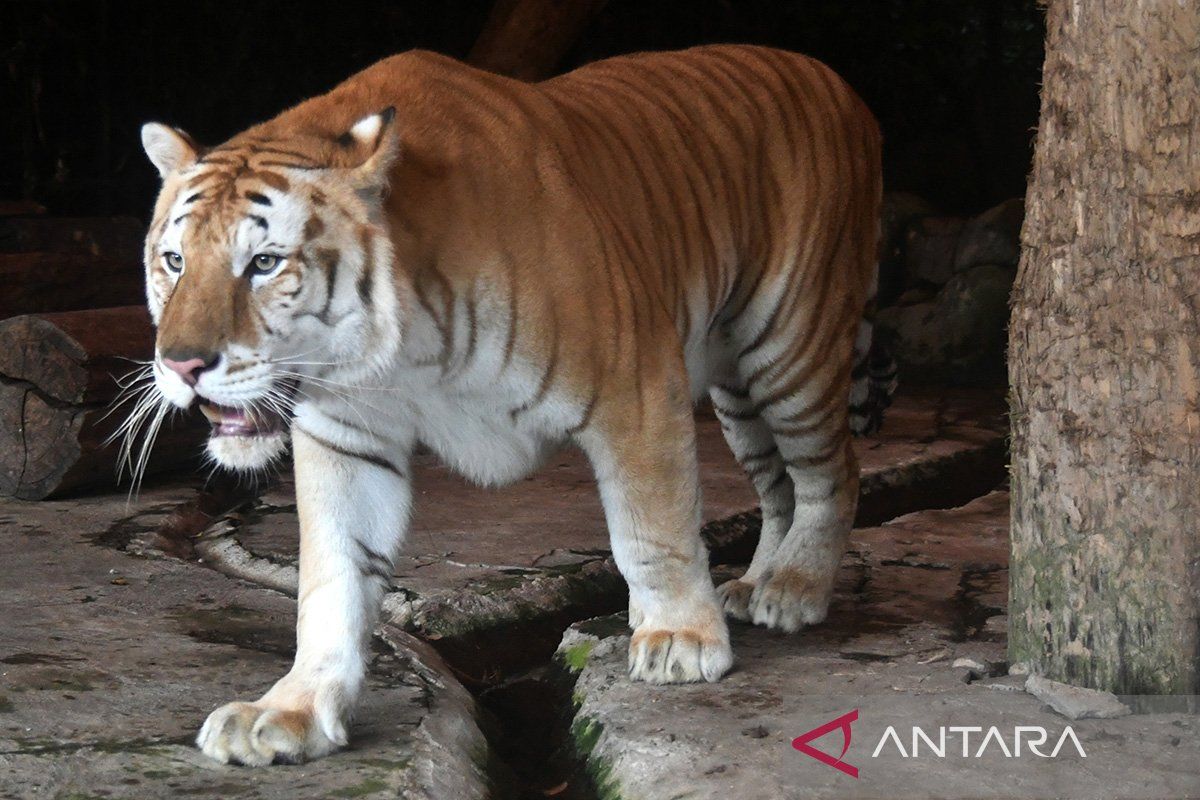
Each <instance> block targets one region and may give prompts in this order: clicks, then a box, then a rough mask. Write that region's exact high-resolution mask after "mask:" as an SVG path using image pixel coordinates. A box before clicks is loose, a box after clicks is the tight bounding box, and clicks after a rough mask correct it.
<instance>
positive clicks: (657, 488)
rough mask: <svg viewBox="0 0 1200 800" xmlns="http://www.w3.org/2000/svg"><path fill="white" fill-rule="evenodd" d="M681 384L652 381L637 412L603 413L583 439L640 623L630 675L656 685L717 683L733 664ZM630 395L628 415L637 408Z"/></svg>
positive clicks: (632, 644)
mask: <svg viewBox="0 0 1200 800" xmlns="http://www.w3.org/2000/svg"><path fill="white" fill-rule="evenodd" d="M680 371H682V370H680ZM676 383H677V385H675V386H674V387H673V388H671V389H666V388H665V387H660V388H657V389H656V388H655V387H651V386H649V385H647V386H646V387H645V390H644V392H641V393H640V395H641V398H642V400H643V402H642V403H641V413H640V414H639V413H638V411H636V410H634V411H629V410H619V411H615V412H614V413H612V414H611V415H608V414H606V415H604V416H606V417H608V419H605V420H598V421H597V422H598V424H596V425H594V426H592V427H591V428H589V430H587V431H585V432H584V433H583V434H581V435H580V437H579V443H580V445H581V446H582V447H583V449H584V451H585V452H586V453H587V454H588V457H589V459H590V460H591V462H592V465H593V468H594V469H595V472H596V477H597V481H598V483H599V486H600V498H601V501H602V503H603V505H604V512H605V517H606V518H607V520H608V527H609V534H610V536H611V539H612V550H613V557H614V559H615V560H616V563H617V567H618V568H619V569H620V570H621V574H622V575H623V576H624V578H625V580H626V582H627V583H628V584H629V595H630V608H631V609H632V610H633V612H634V614H635V616H636V617H637V619H635V620H632V621H631V622H632V623H633V624H634V626H635V627H634V631H633V635H632V636H631V638H630V646H629V675H630V677H631V678H632V679H633V680H641V681H646V682H649V683H687V682H694V681H702V680H703V681H716V680H717V679H719V678H720V677H721V676H722V675H724V674H725V672H726V671H727V670H728V669H729V667H730V666H731V664H732V663H733V653H732V650H731V649H730V645H729V630H728V628H727V627H726V624H725V618H724V615H723V614H722V613H721V607H720V605H719V604H718V603H717V597H716V592H715V591H714V589H713V585H712V578H711V577H710V576H709V572H708V553H707V550H706V548H705V546H704V542H703V540H702V539H701V538H700V484H699V475H698V465H697V460H696V444H695V436H696V432H695V422H694V420H693V418H692V414H691V405H690V402H689V398H688V395H687V389H686V386H687V384H686V378H683V377H682V376H681V377H680V380H678V381H677V382H676ZM627 399H628V402H627V403H625V404H624V407H625V409H627V408H628V407H629V406H630V404H633V403H637V402H638V400H637V399H635V398H634V397H629V398H627Z"/></svg>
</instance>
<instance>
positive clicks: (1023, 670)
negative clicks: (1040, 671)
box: [1008, 661, 1029, 675]
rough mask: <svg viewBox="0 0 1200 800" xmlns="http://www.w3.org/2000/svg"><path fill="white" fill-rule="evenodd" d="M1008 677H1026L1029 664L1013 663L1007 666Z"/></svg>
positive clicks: (1024, 662) (1022, 662)
mask: <svg viewBox="0 0 1200 800" xmlns="http://www.w3.org/2000/svg"><path fill="white" fill-rule="evenodd" d="M1008 674H1009V675H1028V674H1029V663H1028V662H1026V661H1015V662H1013V663H1012V664H1009V665H1008Z"/></svg>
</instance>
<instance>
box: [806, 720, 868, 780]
mask: <svg viewBox="0 0 1200 800" xmlns="http://www.w3.org/2000/svg"><path fill="white" fill-rule="evenodd" d="M857 719H858V709H857V708H856V709H854V710H853V711H850V712H848V713H846V714H842V715H841V716H840V717H838V718H837V719H831V720H829V722H826V723H825V724H824V725H818V726H817V727H815V728H813V729H812V730H811V731H809V732H808V733H802V734H800V735H799V736H797V737H796V738H795V739H792V747H794V748H796V749H797V750H799V751H800V752H801V753H804V755H806V756H811V757H812V758H815V759H816V760H817V761H820V762H821V763H822V764H828V765H829V766H831V767H833V768H834V769H839V770H841V771H842V772H844V773H846V774H847V775H849V776H850V777H851V778H857V777H858V767H856V766H853V765H852V764H847V763H846V762H845V761H842V757H843V756H845V755H846V751H847V750H849V749H850V723H852V722H854V721H855V720H857ZM836 728H841V729H842V752H841V754H839V755H838V757H837V758H834V757H833V756H831V755H829V754H828V753H822V752H821V751H820V750H818V749H817V748H815V747H813V746H811V745H810V744H809V742H811V741H812V740H813V739H820V738H821V737H822V736H824V735H825V734H827V733H829V732H830V731H832V730H834V729H836Z"/></svg>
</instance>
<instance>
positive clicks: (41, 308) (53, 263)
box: [0, 252, 146, 319]
mask: <svg viewBox="0 0 1200 800" xmlns="http://www.w3.org/2000/svg"><path fill="white" fill-rule="evenodd" d="M145 287H146V285H145V277H144V272H143V270H142V266H141V265H140V264H139V263H138V262H137V260H135V259H130V258H110V257H105V256H92V255H88V254H83V253H47V252H41V253H2V252H0V319H4V318H6V317H12V316H16V315H18V314H44V313H47V312H58V311H78V310H81V309H86V308H105V307H110V306H123V305H130V304H136V303H140V302H143V301H144V300H145V296H146V288H145Z"/></svg>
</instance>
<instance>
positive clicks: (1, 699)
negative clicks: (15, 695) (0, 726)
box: [0, 694, 13, 714]
mask: <svg viewBox="0 0 1200 800" xmlns="http://www.w3.org/2000/svg"><path fill="white" fill-rule="evenodd" d="M12 710H13V704H12V700H9V699H8V697H6V696H5V695H2V694H0V714H7V713H9V712H11V711H12Z"/></svg>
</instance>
